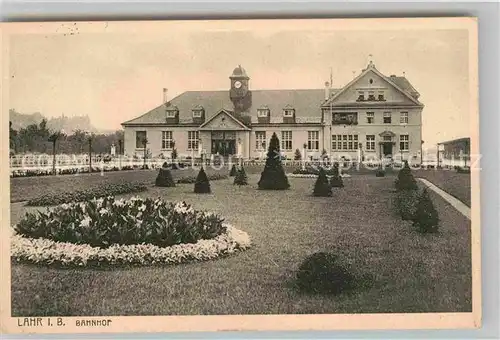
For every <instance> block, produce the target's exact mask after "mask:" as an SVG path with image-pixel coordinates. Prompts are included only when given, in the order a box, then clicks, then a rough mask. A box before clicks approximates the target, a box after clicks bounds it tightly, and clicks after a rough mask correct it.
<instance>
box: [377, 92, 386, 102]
mask: <svg viewBox="0 0 500 340" xmlns="http://www.w3.org/2000/svg"><path fill="white" fill-rule="evenodd" d="M378 100H379V101H385V93H384V91H378Z"/></svg>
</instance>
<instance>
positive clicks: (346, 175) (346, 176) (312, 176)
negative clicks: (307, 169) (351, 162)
mask: <svg viewBox="0 0 500 340" xmlns="http://www.w3.org/2000/svg"><path fill="white" fill-rule="evenodd" d="M286 176H287V177H290V178H318V175H315V174H294V173H291V174H286ZM326 177H332V176H331V175H327V176H326ZM340 177H342V178H349V177H351V175H349V174H341V175H340Z"/></svg>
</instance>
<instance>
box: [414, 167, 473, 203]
mask: <svg viewBox="0 0 500 340" xmlns="http://www.w3.org/2000/svg"><path fill="white" fill-rule="evenodd" d="M413 175H414V176H415V177H421V178H425V179H426V180H428V181H431V182H432V183H433V184H435V185H436V186H438V187H439V188H441V189H443V190H444V191H446V192H447V193H449V194H450V195H452V196H454V197H456V198H458V199H459V200H460V201H462V203H464V204H466V205H467V206H468V207H470V206H471V184H470V183H471V175H470V174H462V173H457V172H456V171H455V170H431V169H429V170H414V171H413Z"/></svg>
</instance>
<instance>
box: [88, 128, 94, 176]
mask: <svg viewBox="0 0 500 340" xmlns="http://www.w3.org/2000/svg"><path fill="white" fill-rule="evenodd" d="M92 139H93V135H92V133H89V134H88V135H87V142H88V143H89V173H92Z"/></svg>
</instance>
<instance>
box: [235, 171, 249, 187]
mask: <svg viewBox="0 0 500 340" xmlns="http://www.w3.org/2000/svg"><path fill="white" fill-rule="evenodd" d="M234 184H237V185H248V178H247V173H246V172H245V169H243V167H240V168H239V169H238V170H236V176H235V177H234Z"/></svg>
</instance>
